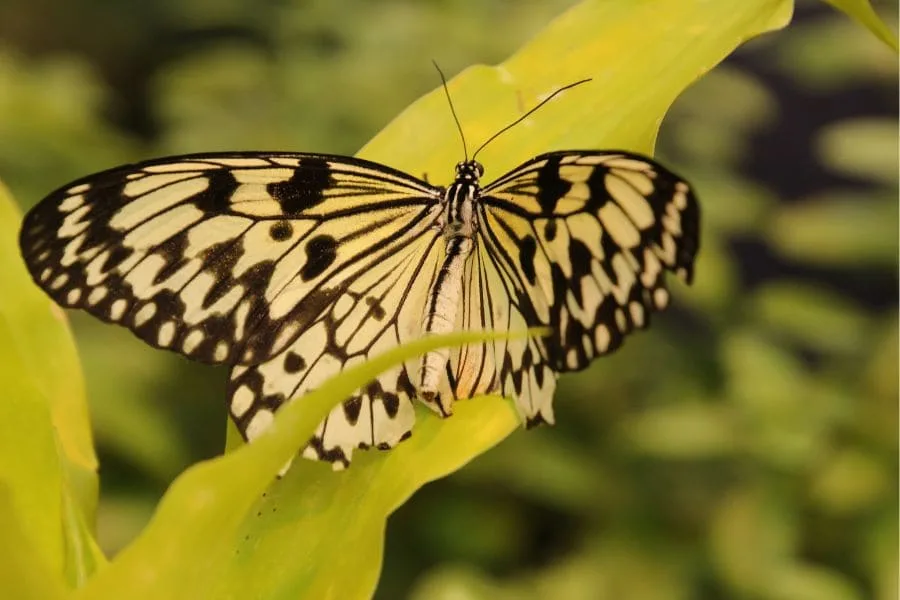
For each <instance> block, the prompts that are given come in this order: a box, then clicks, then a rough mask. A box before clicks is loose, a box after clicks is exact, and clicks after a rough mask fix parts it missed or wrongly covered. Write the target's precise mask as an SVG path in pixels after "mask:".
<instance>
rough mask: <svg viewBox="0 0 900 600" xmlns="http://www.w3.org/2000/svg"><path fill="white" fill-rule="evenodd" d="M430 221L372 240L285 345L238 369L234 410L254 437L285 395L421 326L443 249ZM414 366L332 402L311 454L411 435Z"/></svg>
mask: <svg viewBox="0 0 900 600" xmlns="http://www.w3.org/2000/svg"><path fill="white" fill-rule="evenodd" d="M430 227H431V224H430V223H428V222H423V223H421V224H420V225H419V226H417V227H416V228H413V229H411V230H410V231H409V232H407V233H406V234H405V236H404V237H401V238H398V239H397V240H395V241H394V242H392V243H391V244H385V245H379V246H376V247H373V248H372V251H371V253H370V254H369V255H368V256H367V257H366V258H365V259H364V260H363V261H361V262H360V263H359V264H358V265H356V266H354V271H353V272H352V273H348V274H347V276H346V277H345V279H346V282H347V283H346V285H345V286H344V289H343V293H342V295H341V297H340V298H339V299H338V301H337V302H335V303H333V304H332V305H329V306H328V307H327V308H326V309H325V310H324V311H323V312H322V313H321V314H320V315H319V316H318V317H317V318H316V319H315V320H314V322H313V323H312V325H311V326H310V327H309V328H307V329H306V330H305V331H304V332H303V333H302V334H301V335H300V336H299V337H298V338H297V339H296V340H295V341H294V342H293V343H291V344H289V345H288V346H287V347H286V348H285V350H284V351H283V352H281V353H280V354H278V355H276V356H274V357H273V358H272V359H270V360H268V361H266V362H264V363H261V364H259V365H253V366H249V367H248V366H236V367H234V368H233V369H232V372H231V377H230V380H229V394H230V397H231V403H230V411H231V415H232V417H233V418H234V420H235V422H236V423H237V424H238V426H239V428H240V429H241V430H242V431H245V432H246V437H247V438H248V439H253V438H254V437H256V436H257V435H258V434H259V433H260V432H262V431H264V430H265V428H266V426H267V425H268V424H269V423H270V422H271V420H272V418H273V414H274V412H275V410H277V408H278V407H279V406H280V405H281V404H282V403H284V402H285V401H287V400H289V399H291V398H295V397H298V396H301V395H302V394H304V393H305V392H307V391H310V390H312V389H315V388H316V387H317V386H318V385H319V384H320V383H321V382H322V381H324V380H325V379H327V378H329V377H331V376H333V375H335V374H337V373H338V372H340V371H342V370H344V369H346V368H349V367H351V366H353V365H354V364H357V363H359V362H363V361H365V360H366V359H368V358H371V357H373V356H376V355H378V354H381V353H383V352H386V351H387V350H390V349H391V348H393V347H396V346H397V345H399V344H402V343H404V342H406V341H409V340H412V339H416V338H418V337H420V336H421V335H422V325H423V315H424V312H425V303H426V298H427V294H428V290H429V289H430V287H431V283H432V282H433V281H434V278H435V277H436V276H437V273H438V270H439V267H440V264H441V260H442V258H443V255H444V248H443V243H442V238H441V237H440V232H439V231H436V230H435V229H433V228H430ZM429 228H430V229H429ZM417 367H418V361H410V362H409V363H407V364H405V365H401V366H398V367H394V368H392V369H390V370H388V371H386V372H384V373H382V374H380V375H379V376H378V378H377V379H376V380H374V381H372V382H371V383H369V384H368V385H367V386H365V387H364V388H363V389H360V390H357V392H356V393H355V394H354V395H353V396H352V397H351V398H350V399H348V400H347V401H346V402H344V403H343V404H342V405H340V406H337V407H335V408H334V409H333V410H332V412H331V413H330V414H329V416H328V417H327V418H326V419H325V421H323V422H322V423H321V424H320V425H319V427H318V429H317V430H316V432H315V434H314V436H313V439H312V440H311V441H310V444H309V445H308V446H307V448H306V449H305V450H304V452H303V454H304V456H306V457H307V458H313V459H319V460H325V461H328V462H331V463H332V464H333V465H334V466H335V468H341V467H344V466H347V465H348V464H349V462H350V457H351V454H352V452H353V450H354V449H355V448H370V447H378V448H381V449H386V448H391V447H393V446H395V445H397V443H399V442H400V441H401V440H403V439H405V438H406V437H407V436H408V435H409V432H410V431H411V429H412V426H413V421H414V420H415V412H414V409H413V404H412V399H413V398H414V397H415V396H416V390H415V381H416V379H415V378H416V376H417V374H418V368H417Z"/></svg>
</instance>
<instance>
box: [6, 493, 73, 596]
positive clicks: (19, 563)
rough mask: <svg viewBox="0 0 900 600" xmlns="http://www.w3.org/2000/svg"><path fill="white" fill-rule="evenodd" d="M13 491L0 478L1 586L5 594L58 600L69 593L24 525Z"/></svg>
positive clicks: (58, 574)
mask: <svg viewBox="0 0 900 600" xmlns="http://www.w3.org/2000/svg"><path fill="white" fill-rule="evenodd" d="M13 495H14V494H13V492H12V490H11V489H10V488H9V486H7V485H6V483H4V482H3V481H2V480H0V531H2V532H3V536H2V537H0V590H2V591H3V595H4V597H5V598H16V599H17V600H57V599H60V600H61V599H62V598H66V597H68V596H69V594H67V590H66V588H65V585H64V583H63V579H62V577H61V575H60V573H59V572H58V571H56V570H55V569H52V568H51V567H50V566H49V565H48V564H47V561H46V556H43V555H42V553H41V552H40V551H39V550H38V549H37V548H36V547H35V544H34V542H35V541H36V540H34V539H33V537H32V536H31V535H30V534H29V533H28V532H26V531H25V530H24V529H23V527H22V526H23V521H22V519H21V518H19V511H18V507H17V506H16V502H14V500H13Z"/></svg>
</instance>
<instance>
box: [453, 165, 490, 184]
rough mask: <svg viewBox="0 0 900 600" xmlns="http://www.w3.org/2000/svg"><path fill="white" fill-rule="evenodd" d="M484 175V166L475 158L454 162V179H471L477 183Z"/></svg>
mask: <svg viewBox="0 0 900 600" xmlns="http://www.w3.org/2000/svg"><path fill="white" fill-rule="evenodd" d="M482 175H484V167H483V166H481V163H480V162H478V161H477V160H467V161H463V162H460V163H456V180H457V181H472V182H475V183H477V182H478V180H479V179H481V176H482Z"/></svg>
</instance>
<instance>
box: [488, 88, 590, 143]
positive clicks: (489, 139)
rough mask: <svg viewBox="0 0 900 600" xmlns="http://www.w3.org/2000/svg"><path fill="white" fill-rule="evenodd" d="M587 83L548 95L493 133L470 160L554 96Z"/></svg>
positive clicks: (561, 89) (560, 89)
mask: <svg viewBox="0 0 900 600" xmlns="http://www.w3.org/2000/svg"><path fill="white" fill-rule="evenodd" d="M588 81H590V79H582V80H581V81H576V82H575V83H570V84H569V85H566V86H563V87H561V88H559V89H558V90H556V91H555V92H553V93H552V94H550V95H549V96H547V97H546V98H544V99H543V100H541V101H540V103H539V104H538V105H537V106H535V107H534V108H532V109H531V110H529V111H528V112H527V113H525V114H524V115H522V116H521V117H519V118H518V119H516V120H515V121H513V122H512V123H510V124H509V125H507V126H506V127H504V128H503V129H501V130H500V131H498V132H497V133H495V134H494V135H492V136H491V137H489V138H488V140H487V141H486V142H485V143H483V144H482V145H481V146H479V147H478V150H476V151H475V154H473V155H472V160H475V157H476V156H478V153H479V152H481V151H482V150H483V149H484V147H485V146H487V145H488V144H490V143H491V142H493V141H494V140H496V139H497V138H498V137H500V136H501V135H502V134H504V133H506V132H507V131H509V130H510V129H512V128H513V127H515V126H516V125H518V124H519V123H521V122H522V121H524V120H525V119H527V118H528V117H529V116H531V114H532V113H533V112H534V111H536V110H537V109H539V108H540V107H542V106H543V105H545V104H547V103H548V102H550V101H551V100H553V98H555V97H556V96H558V95H559V94H561V93H563V92H564V91H566V90H569V89H572V88H573V87H575V86H577V85H581V84H582V83H587V82H588Z"/></svg>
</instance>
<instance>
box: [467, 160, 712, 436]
mask: <svg viewBox="0 0 900 600" xmlns="http://www.w3.org/2000/svg"><path fill="white" fill-rule="evenodd" d="M479 227H480V230H479V241H480V246H481V247H482V248H481V250H480V252H481V254H482V255H483V261H484V264H485V272H486V274H487V276H488V277H489V278H490V279H491V280H492V281H493V288H492V289H491V290H490V292H489V293H488V295H489V296H491V297H492V298H495V300H494V302H495V303H496V302H498V301H499V300H497V299H499V298H502V297H504V296H505V299H504V300H505V302H504V304H505V305H507V306H508V315H506V320H507V321H508V322H509V323H510V324H511V325H513V324H515V322H519V323H521V324H524V325H526V326H528V327H539V326H544V327H549V328H550V331H551V333H550V335H548V336H546V337H544V338H539V339H533V340H530V341H521V342H518V343H515V342H512V343H510V342H503V343H502V344H501V343H497V344H495V354H496V356H495V361H496V364H497V365H498V371H499V380H500V383H501V386H502V390H501V391H502V393H503V394H504V395H508V396H514V397H516V399H517V401H518V406H519V410H520V411H521V412H522V413H523V414H524V416H525V417H526V419H528V421H529V422H532V423H533V422H540V421H541V420H546V421H552V414H553V413H552V407H551V400H552V389H553V386H552V385H549V384H547V383H544V382H545V381H547V380H548V372H551V371H552V372H564V371H573V370H579V369H583V368H584V367H586V366H587V365H588V364H589V363H590V362H591V360H592V359H593V358H594V357H596V356H599V355H601V354H605V353H608V352H612V351H613V350H615V349H616V348H618V346H619V345H620V344H621V343H622V341H623V338H624V337H625V335H627V334H628V333H630V332H631V331H633V330H635V329H638V328H644V327H646V326H647V325H648V323H649V319H650V313H651V312H653V311H656V310H661V309H663V308H665V306H666V305H667V304H668V300H669V294H668V291H667V289H666V285H665V272H666V271H672V272H675V273H676V274H677V275H678V276H680V277H681V278H682V279H683V280H685V281H686V282H690V281H691V277H692V274H693V266H694V258H695V256H696V253H697V250H698V247H699V209H698V206H697V202H696V199H695V197H694V195H693V193H692V191H691V189H690V187H689V186H688V184H687V183H686V182H684V181H682V180H681V179H680V178H678V177H677V176H675V175H674V174H672V173H671V172H669V171H668V170H666V169H665V168H663V167H661V166H660V165H658V164H656V163H655V162H653V161H652V160H650V159H647V158H645V157H642V156H640V155H635V154H631V153H628V152H597V151H564V152H552V153H548V154H543V155H541V156H538V157H536V158H534V159H532V160H530V161H528V162H526V163H525V164H523V165H522V166H520V167H518V168H517V169H514V170H513V171H511V172H509V173H508V174H506V175H504V176H503V177H501V178H500V179H498V180H496V181H494V182H493V183H491V184H490V185H488V186H486V187H485V188H484V189H483V191H482V198H481V205H480V213H479ZM549 378H550V379H551V380H552V379H553V378H552V375H551V376H550V377H549ZM530 390H533V392H532V391H530Z"/></svg>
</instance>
